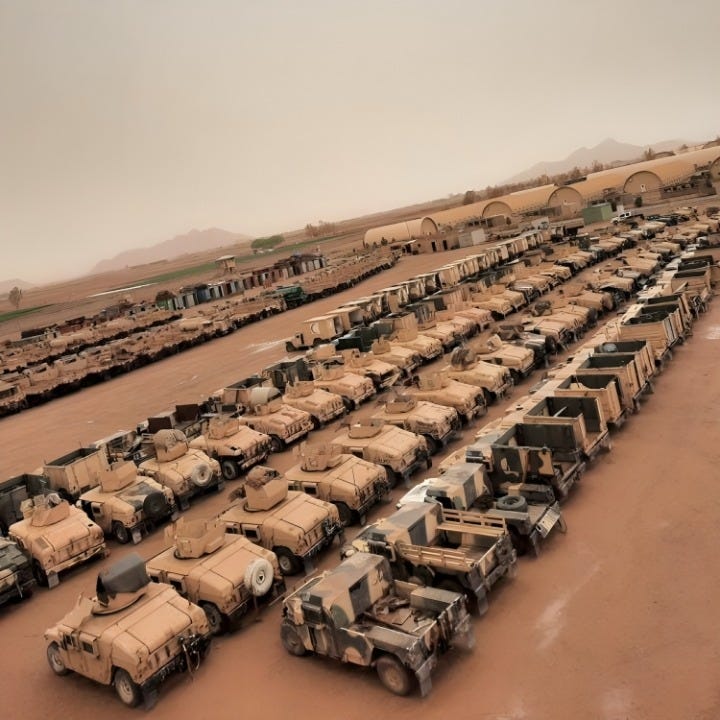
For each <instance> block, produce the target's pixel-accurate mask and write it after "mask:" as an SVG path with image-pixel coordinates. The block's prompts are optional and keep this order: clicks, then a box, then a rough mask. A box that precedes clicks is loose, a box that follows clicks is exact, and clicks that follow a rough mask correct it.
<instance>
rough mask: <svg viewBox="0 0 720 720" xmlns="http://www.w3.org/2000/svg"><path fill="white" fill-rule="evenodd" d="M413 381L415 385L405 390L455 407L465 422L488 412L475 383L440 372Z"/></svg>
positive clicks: (428, 399)
mask: <svg viewBox="0 0 720 720" xmlns="http://www.w3.org/2000/svg"><path fill="white" fill-rule="evenodd" d="M413 382H414V383H415V386H411V387H408V388H407V389H406V390H405V392H407V393H408V394H410V395H412V396H414V397H415V398H416V399H418V400H427V401H429V402H434V403H437V404H438V405H446V406H447V407H451V408H455V410H457V412H458V414H459V415H460V417H462V418H463V419H464V420H465V422H470V421H471V420H472V419H473V418H475V417H480V416H481V415H484V414H485V413H486V412H487V406H486V405H485V397H484V395H483V392H482V390H481V389H479V388H478V387H476V386H475V385H468V384H466V383H462V382H458V381H457V380H451V379H450V378H448V377H445V376H444V375H443V374H442V373H439V372H432V373H428V374H427V375H422V376H416V377H414V378H413Z"/></svg>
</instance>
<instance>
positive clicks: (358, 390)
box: [311, 361, 376, 412]
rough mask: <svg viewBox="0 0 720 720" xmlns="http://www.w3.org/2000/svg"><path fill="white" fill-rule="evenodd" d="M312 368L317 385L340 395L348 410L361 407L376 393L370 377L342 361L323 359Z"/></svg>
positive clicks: (314, 381)
mask: <svg viewBox="0 0 720 720" xmlns="http://www.w3.org/2000/svg"><path fill="white" fill-rule="evenodd" d="M311 369H312V376H313V383H314V384H315V387H317V388H320V389H321V390H325V391H326V392H331V393H335V394H336V395H339V396H340V397H341V398H342V400H343V403H345V407H346V409H347V410H348V412H350V411H351V410H356V409H357V408H359V407H360V405H361V404H362V403H364V402H365V401H366V400H369V399H370V398H371V397H373V396H374V395H375V393H376V390H375V385H374V384H373V381H372V380H371V379H370V378H369V377H366V376H365V375H363V374H362V373H356V372H352V371H350V370H349V369H348V368H346V367H345V366H344V365H343V364H342V363H340V362H334V361H321V362H317V363H315V364H313V365H312V368H311Z"/></svg>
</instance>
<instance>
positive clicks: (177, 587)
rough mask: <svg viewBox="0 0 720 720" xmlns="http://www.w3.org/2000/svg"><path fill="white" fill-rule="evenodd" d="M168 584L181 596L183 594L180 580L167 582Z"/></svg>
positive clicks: (183, 590) (183, 589)
mask: <svg viewBox="0 0 720 720" xmlns="http://www.w3.org/2000/svg"><path fill="white" fill-rule="evenodd" d="M168 583H169V584H170V585H172V586H173V588H175V590H177V591H178V592H179V593H180V594H181V595H182V594H183V593H184V592H185V588H184V587H183V583H182V581H180V580H168Z"/></svg>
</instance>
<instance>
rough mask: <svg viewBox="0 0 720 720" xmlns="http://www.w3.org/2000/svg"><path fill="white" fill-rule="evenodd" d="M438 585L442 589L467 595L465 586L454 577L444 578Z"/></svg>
mask: <svg viewBox="0 0 720 720" xmlns="http://www.w3.org/2000/svg"><path fill="white" fill-rule="evenodd" d="M438 587H439V588H440V589H441V590H447V591H448V592H454V593H457V594H458V595H465V588H464V587H463V586H462V585H461V584H460V583H459V582H458V581H457V580H454V579H453V578H444V579H443V580H441V581H440V582H439V583H438Z"/></svg>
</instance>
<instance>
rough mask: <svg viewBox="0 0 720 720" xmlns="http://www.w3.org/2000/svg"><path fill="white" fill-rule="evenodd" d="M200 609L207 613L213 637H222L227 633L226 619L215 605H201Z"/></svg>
mask: <svg viewBox="0 0 720 720" xmlns="http://www.w3.org/2000/svg"><path fill="white" fill-rule="evenodd" d="M200 607H201V608H202V609H203V611H204V612H205V616H206V617H207V621H208V625H209V626H210V632H211V633H212V634H213V635H220V634H222V633H223V632H224V631H225V618H224V617H223V615H222V613H221V612H220V611H219V610H218V609H217V607H216V606H215V605H213V603H210V602H206V603H200Z"/></svg>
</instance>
